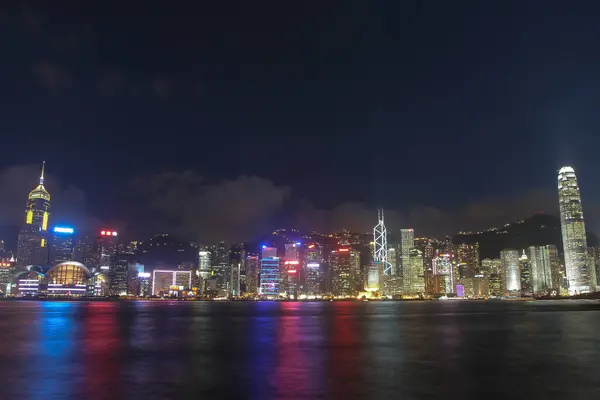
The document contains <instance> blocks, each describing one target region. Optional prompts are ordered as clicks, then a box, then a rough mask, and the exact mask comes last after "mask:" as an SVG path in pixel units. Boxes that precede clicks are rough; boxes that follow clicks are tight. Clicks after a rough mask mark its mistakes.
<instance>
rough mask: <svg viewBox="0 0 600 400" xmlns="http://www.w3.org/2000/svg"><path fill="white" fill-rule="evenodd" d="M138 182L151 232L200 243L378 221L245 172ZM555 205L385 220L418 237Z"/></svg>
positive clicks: (482, 205)
mask: <svg viewBox="0 0 600 400" xmlns="http://www.w3.org/2000/svg"><path fill="white" fill-rule="evenodd" d="M134 187H135V193H136V194H137V196H138V197H137V198H138V202H137V203H136V204H139V205H142V207H143V204H144V203H146V204H148V207H149V211H150V212H149V213H148V214H147V215H146V217H145V219H146V220H148V221H153V223H154V224H153V226H152V227H151V229H152V230H153V231H160V230H163V231H167V232H168V231H172V232H175V233H179V234H183V235H187V236H190V237H194V238H196V239H198V240H200V241H201V242H214V241H217V240H219V239H226V240H227V241H242V240H253V239H256V238H258V237H259V236H261V235H263V234H265V233H267V232H270V230H272V229H273V228H274V227H279V226H289V227H297V228H300V229H303V230H313V229H314V230H317V231H320V232H331V231H339V230H341V229H350V230H353V231H358V232H370V231H371V230H372V229H373V226H374V224H375V223H376V219H377V210H376V208H374V207H369V206H366V205H365V204H363V203H358V202H348V203H344V204H341V205H339V206H337V207H334V208H332V209H319V208H317V207H315V206H314V205H313V204H312V203H311V202H310V201H307V200H303V201H300V202H297V203H295V204H294V205H293V206H292V205H291V204H292V201H291V199H290V188H289V187H287V186H279V185H276V184H275V183H273V182H272V181H270V180H268V179H264V178H259V177H249V176H241V177H239V178H237V179H234V180H227V181H222V182H220V183H216V184H210V183H207V182H205V181H204V180H203V179H202V178H201V177H200V176H198V175H197V174H195V173H193V172H190V171H188V172H184V173H165V174H159V175H156V176H153V177H146V178H143V179H138V180H136V182H135V185H134ZM557 202H558V200H557V197H556V193H552V192H551V191H544V190H531V191H529V192H526V193H523V194H522V195H521V196H514V197H491V198H485V199H480V200H474V201H471V202H469V203H468V204H466V205H465V206H464V207H462V208H460V209H458V210H451V209H440V208H437V207H434V206H415V207H410V208H408V209H404V210H396V209H387V210H385V218H386V225H387V227H388V231H389V232H394V231H397V230H399V229H401V228H407V227H410V228H413V229H415V231H416V233H417V235H423V236H425V235H430V236H443V235H454V234H456V233H457V232H458V231H461V230H465V231H466V230H482V229H487V228H490V227H495V226H496V227H500V226H502V225H504V224H506V223H509V222H514V221H518V220H521V219H523V218H526V217H528V216H531V215H533V214H535V213H538V212H540V211H544V212H546V213H549V214H554V215H558V209H557V208H558V207H557ZM584 206H585V204H584ZM587 208H589V209H590V211H589V212H587V213H586V215H587V216H588V219H590V220H592V219H593V218H594V210H595V208H594V207H593V206H592V205H588V207H586V209H587ZM284 215H285V217H284Z"/></svg>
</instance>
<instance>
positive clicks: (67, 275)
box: [45, 261, 91, 296]
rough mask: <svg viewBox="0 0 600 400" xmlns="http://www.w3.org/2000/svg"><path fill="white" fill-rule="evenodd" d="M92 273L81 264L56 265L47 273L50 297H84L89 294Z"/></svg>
mask: <svg viewBox="0 0 600 400" xmlns="http://www.w3.org/2000/svg"><path fill="white" fill-rule="evenodd" d="M90 278H91V274H90V271H89V270H88V269H87V267H86V266H85V265H83V264H81V263H78V262H75V261H67V262H63V263H60V264H57V265H55V266H54V267H52V268H50V270H48V272H47V273H46V279H45V281H46V282H47V285H48V286H47V290H48V295H49V296H84V295H85V294H86V293H87V292H88V280H89V279H90Z"/></svg>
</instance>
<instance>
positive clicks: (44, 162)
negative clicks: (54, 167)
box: [40, 161, 46, 185]
mask: <svg viewBox="0 0 600 400" xmlns="http://www.w3.org/2000/svg"><path fill="white" fill-rule="evenodd" d="M45 166H46V161H42V174H41V175H40V185H43V184H44V167H45Z"/></svg>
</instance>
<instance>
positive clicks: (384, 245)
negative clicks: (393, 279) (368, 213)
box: [373, 209, 395, 276]
mask: <svg viewBox="0 0 600 400" xmlns="http://www.w3.org/2000/svg"><path fill="white" fill-rule="evenodd" d="M377 219H378V222H377V225H376V226H375V228H373V239H374V245H375V246H374V249H373V260H374V261H377V262H379V263H380V264H381V266H382V268H383V274H384V275H386V276H391V275H392V274H394V273H395V271H393V270H392V264H391V263H390V262H389V261H388V242H387V229H386V227H385V224H384V221H383V210H382V209H379V210H377Z"/></svg>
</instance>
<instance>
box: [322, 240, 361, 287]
mask: <svg viewBox="0 0 600 400" xmlns="http://www.w3.org/2000/svg"><path fill="white" fill-rule="evenodd" d="M329 262H330V264H331V291H332V293H333V295H334V296H336V297H356V296H357V295H358V288H359V285H361V284H362V282H358V281H357V278H358V276H359V272H360V252H359V251H358V250H356V249H353V248H349V247H343V248H339V249H337V250H333V251H332V253H331V256H330V259H329Z"/></svg>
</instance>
